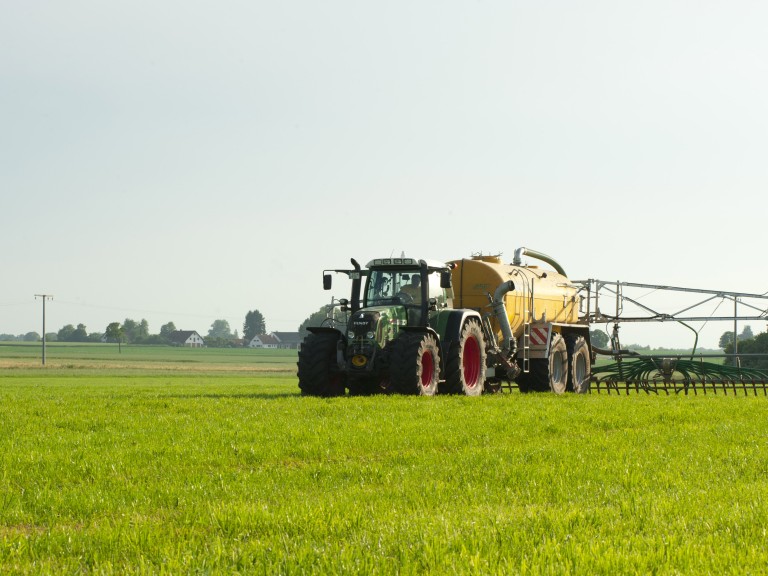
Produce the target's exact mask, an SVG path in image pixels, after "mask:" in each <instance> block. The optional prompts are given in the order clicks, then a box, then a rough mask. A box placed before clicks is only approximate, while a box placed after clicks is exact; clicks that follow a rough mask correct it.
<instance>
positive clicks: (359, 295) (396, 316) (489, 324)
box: [298, 248, 592, 396]
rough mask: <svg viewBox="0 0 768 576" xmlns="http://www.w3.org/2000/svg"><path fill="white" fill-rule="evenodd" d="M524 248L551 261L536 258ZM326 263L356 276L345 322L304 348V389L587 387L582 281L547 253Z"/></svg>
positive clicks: (321, 392) (327, 281)
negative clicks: (529, 261) (527, 260)
mask: <svg viewBox="0 0 768 576" xmlns="http://www.w3.org/2000/svg"><path fill="white" fill-rule="evenodd" d="M524 255H527V256H530V257H532V258H535V259H538V260H541V261H542V262H545V263H548V264H549V265H550V266H552V267H553V268H554V270H551V269H549V268H541V267H538V266H528V265H524V264H523V263H522V257H523V256H524ZM352 265H353V268H351V269H344V270H338V269H337V270H327V271H325V273H324V287H325V288H326V289H330V288H331V284H332V280H331V273H332V272H335V273H343V274H346V275H347V276H348V277H349V278H350V279H351V280H352V290H351V297H350V299H348V300H347V299H343V300H341V301H340V306H341V309H342V311H344V312H347V313H348V319H347V321H346V323H345V325H344V326H341V327H336V326H330V325H324V326H317V327H313V328H309V331H310V334H309V335H308V336H307V338H306V339H305V340H304V342H303V344H302V347H301V350H300V351H299V361H298V377H299V387H300V388H301V391H302V393H304V394H308V395H316V396H335V395H340V394H344V393H345V392H346V391H347V390H349V392H350V393H351V394H371V393H375V392H399V393H404V394H423V395H432V394H435V393H437V392H441V393H453V394H467V395H478V394H481V393H482V392H483V391H493V390H497V389H499V388H500V387H501V386H502V385H503V384H504V383H511V382H516V383H517V385H518V387H519V389H520V390H521V391H524V392H526V391H546V390H552V391H554V392H557V393H562V392H565V391H566V390H571V391H573V392H579V393H584V392H587V391H588V390H589V382H590V366H591V359H592V355H591V351H590V343H589V325H588V324H587V323H585V322H582V321H580V319H579V303H580V299H579V296H578V288H577V287H576V286H574V285H573V284H571V282H570V281H569V280H568V278H567V276H566V274H565V272H564V270H563V269H562V267H561V266H560V265H559V264H558V263H557V262H555V261H554V260H553V259H552V258H550V257H549V256H547V255H545V254H542V253H540V252H536V251H533V250H528V249H526V248H518V249H517V250H516V251H515V256H514V260H513V262H512V263H510V264H505V263H503V262H502V260H501V258H499V257H497V256H474V257H471V258H463V259H461V260H454V261H449V262H436V261H431V260H415V259H412V258H382V259H376V260H372V261H371V262H369V263H368V265H367V266H366V267H365V268H362V267H361V266H360V265H359V264H358V263H357V262H356V261H355V260H354V259H353V260H352Z"/></svg>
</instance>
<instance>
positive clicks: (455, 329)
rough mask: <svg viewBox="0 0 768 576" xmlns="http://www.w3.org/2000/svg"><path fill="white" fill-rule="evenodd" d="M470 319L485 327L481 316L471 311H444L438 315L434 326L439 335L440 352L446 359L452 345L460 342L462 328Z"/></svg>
mask: <svg viewBox="0 0 768 576" xmlns="http://www.w3.org/2000/svg"><path fill="white" fill-rule="evenodd" d="M469 319H474V320H476V321H477V323H478V324H480V326H482V325H483V322H482V318H481V317H480V314H479V313H478V312H476V311H475V310H471V309H463V310H443V311H441V312H440V313H439V314H438V316H437V318H436V320H435V322H433V325H434V327H435V330H436V331H437V333H438V335H439V338H440V339H439V342H440V352H441V354H442V356H443V357H444V358H445V357H447V354H448V350H449V349H450V347H451V344H452V343H454V342H458V340H459V337H460V336H461V328H462V327H463V326H464V323H465V322H466V321H467V320H469Z"/></svg>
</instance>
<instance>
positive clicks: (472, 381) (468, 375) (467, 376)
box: [462, 336, 480, 388]
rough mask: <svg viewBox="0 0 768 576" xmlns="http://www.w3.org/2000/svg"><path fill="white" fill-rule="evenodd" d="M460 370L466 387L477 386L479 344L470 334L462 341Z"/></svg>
mask: <svg viewBox="0 0 768 576" xmlns="http://www.w3.org/2000/svg"><path fill="white" fill-rule="evenodd" d="M462 370H463V372H464V382H465V383H466V384H467V387H469V388H474V387H475V386H477V384H478V380H479V378H480V345H479V344H478V343H477V339H476V338H474V337H472V336H470V337H469V338H467V340H466V342H464V354H463V357H462Z"/></svg>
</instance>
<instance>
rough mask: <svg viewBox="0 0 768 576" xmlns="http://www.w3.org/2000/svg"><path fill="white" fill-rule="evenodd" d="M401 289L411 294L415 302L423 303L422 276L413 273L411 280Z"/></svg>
mask: <svg viewBox="0 0 768 576" xmlns="http://www.w3.org/2000/svg"><path fill="white" fill-rule="evenodd" d="M400 291H401V292H403V293H404V294H407V295H408V296H410V297H411V299H412V300H413V303H414V304H421V277H420V276H419V275H418V274H414V275H412V276H411V282H410V283H409V284H405V285H404V286H402V287H401V288H400Z"/></svg>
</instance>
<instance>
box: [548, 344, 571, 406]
mask: <svg viewBox="0 0 768 576" xmlns="http://www.w3.org/2000/svg"><path fill="white" fill-rule="evenodd" d="M548 364H549V388H550V390H552V392H554V393H555V394H562V393H563V392H565V390H566V388H567V387H568V349H567V347H566V345H565V340H563V337H562V336H560V334H553V335H552V342H551V343H550V345H549V362H548Z"/></svg>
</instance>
